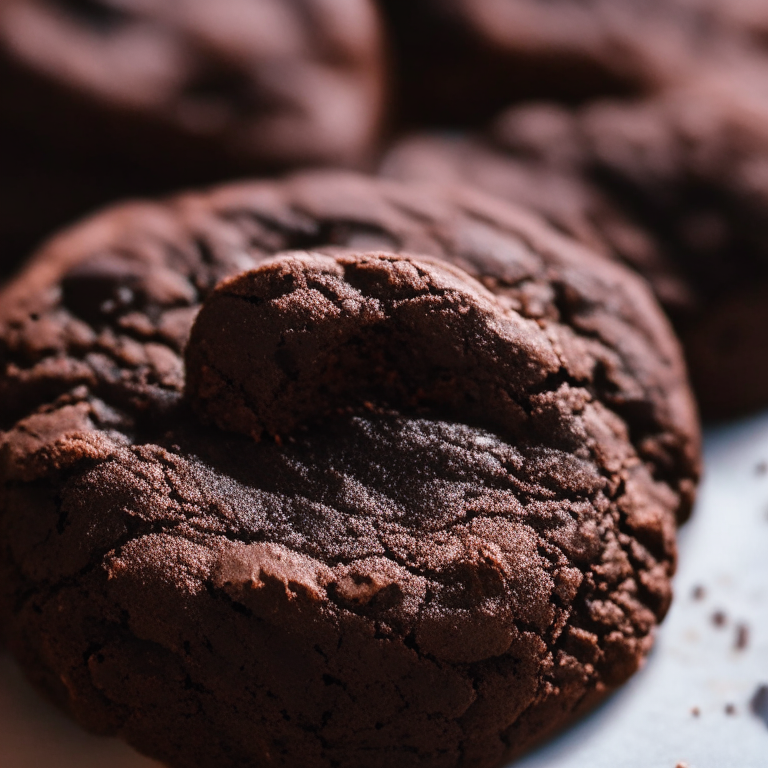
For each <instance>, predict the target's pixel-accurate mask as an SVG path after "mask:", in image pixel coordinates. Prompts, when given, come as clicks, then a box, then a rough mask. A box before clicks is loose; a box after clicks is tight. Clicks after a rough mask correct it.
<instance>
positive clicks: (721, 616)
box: [712, 611, 728, 628]
mask: <svg viewBox="0 0 768 768" xmlns="http://www.w3.org/2000/svg"><path fill="white" fill-rule="evenodd" d="M712 623H713V624H714V625H715V626H716V627H718V628H721V627H724V626H725V625H726V624H727V623H728V617H727V616H726V615H725V611H715V612H714V613H713V614H712Z"/></svg>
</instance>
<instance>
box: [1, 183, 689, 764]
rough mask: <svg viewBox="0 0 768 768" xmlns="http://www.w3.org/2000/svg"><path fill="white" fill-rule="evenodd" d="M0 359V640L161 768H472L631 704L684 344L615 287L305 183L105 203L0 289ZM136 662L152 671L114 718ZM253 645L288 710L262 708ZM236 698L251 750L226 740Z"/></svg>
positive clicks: (517, 225)
mask: <svg viewBox="0 0 768 768" xmlns="http://www.w3.org/2000/svg"><path fill="white" fill-rule="evenodd" d="M224 278H228V279H226V280H224V281H223V282H222V279H224ZM201 307H202V309H201ZM0 340H1V341H0V361H1V363H2V376H1V377H0V403H2V406H1V408H2V410H1V411H0V419H2V428H3V429H4V430H5V432H3V433H0V435H1V436H0V460H1V461H2V464H1V465H0V472H1V473H2V475H1V478H2V486H1V488H2V490H0V494H2V495H0V549H1V550H2V558H0V563H2V566H1V567H2V569H3V570H2V576H3V578H2V579H0V583H2V584H3V585H4V586H3V591H2V595H0V615H1V616H2V621H0V625H2V626H3V630H4V633H5V635H6V638H7V641H8V643H9V645H10V646H11V648H12V649H13V650H14V652H15V653H16V654H17V655H19V656H20V657H22V659H24V660H26V664H27V667H28V669H29V670H30V674H32V675H33V676H34V677H35V678H36V679H37V680H38V681H39V682H40V684H41V685H43V686H45V687H46V688H47V689H48V690H49V691H50V692H51V693H52V694H53V695H54V696H57V697H58V698H59V699H60V700H61V701H62V702H63V703H64V704H65V705H66V706H68V707H69V708H70V709H71V710H72V711H73V712H74V713H75V714H76V716H77V717H78V718H79V719H80V720H81V721H83V722H85V723H86V724H88V725H90V726H91V727H94V728H98V729H100V730H102V731H106V732H119V733H123V734H124V735H126V736H127V738H129V740H131V742H132V743H134V744H136V745H137V746H139V747H140V748H141V749H143V750H145V751H147V752H149V753H151V754H153V755H156V756H159V757H161V758H162V759H165V760H168V761H170V762H172V763H174V764H178V765H191V764H194V762H193V760H192V758H191V757H189V755H188V754H187V753H186V752H185V753H184V754H185V755H186V756H185V757H179V755H180V752H179V750H181V752H184V750H189V754H192V753H193V752H194V750H195V749H205V750H208V752H210V751H211V750H213V753H211V754H213V756H214V757H218V758H220V759H222V760H224V763H223V764H226V765H230V764H232V765H235V764H238V763H237V760H238V759H242V760H245V759H250V760H253V759H256V758H257V757H259V756H260V755H262V756H263V754H264V750H267V751H269V750H274V749H276V748H277V747H276V746H275V745H276V744H277V743H278V742H279V743H280V744H283V745H284V744H286V743H290V744H291V745H292V746H291V747H290V748H291V749H293V750H295V754H294V758H295V759H296V760H297V761H298V760H299V759H300V758H301V759H305V758H306V759H309V758H307V755H310V756H312V755H314V757H312V760H314V761H315V762H311V763H310V764H313V765H314V764H317V765H325V764H326V763H327V764H330V763H332V762H333V761H334V760H335V761H336V763H337V764H339V765H355V764H359V761H360V756H361V754H363V753H361V752H359V751H356V750H378V752H376V754H380V755H384V756H387V755H388V756H389V757H388V758H387V759H392V760H394V759H396V758H397V759H399V758H403V759H404V760H406V764H408V765H410V764H411V763H412V762H413V761H414V760H416V759H417V758H418V759H419V760H422V761H424V760H427V761H429V760H433V761H439V760H442V761H443V762H440V764H441V765H442V764H454V763H458V762H459V760H460V759H465V760H467V759H470V760H475V761H479V760H481V759H482V760H483V761H485V762H486V763H488V762H495V761H498V760H501V759H502V758H503V757H504V756H505V755H509V754H511V753H513V752H516V751H519V750H520V749H523V748H525V746H527V745H528V744H530V743H531V742H532V741H533V740H535V739H537V738H540V737H541V736H542V735H543V734H544V733H546V732H548V731H549V730H551V729H552V728H553V727H556V726H557V725H559V724H562V723H564V722H565V721H566V720H567V719H568V718H569V717H571V716H572V715H573V714H574V712H576V711H578V709H579V707H581V706H584V705H586V704H587V703H589V702H593V701H595V700H596V699H597V698H599V697H600V696H602V695H603V694H604V693H605V691H607V690H608V689H610V688H611V687H612V686H614V685H616V684H618V683H620V682H622V681H623V680H624V679H626V678H627V677H628V676H629V675H630V674H631V673H632V672H633V671H634V670H635V669H636V668H637V666H638V665H639V664H640V663H641V662H642V659H643V658H644V656H645V654H646V653H647V651H648V649H649V648H650V644H651V639H652V634H653V629H654V627H655V625H656V623H657V622H658V621H659V620H660V619H661V618H662V617H663V615H664V613H665V612H666V609H667V607H668V605H669V600H670V594H671V593H670V583H669V579H670V576H671V574H672V572H673V571H674V567H675V518H676V516H677V517H679V518H682V517H684V516H685V515H686V514H687V513H688V511H689V509H690V505H691V503H692V500H693V496H694V491H695V485H696V481H697V477H698V466H699V463H698V462H699V435H698V427H697V420H696V416H695V410H694V407H693V405H692V400H691V395H690V392H689V390H688V386H687V383H686V381H685V374H684V367H683V364H682V361H681V359H680V353H679V349H678V347H677V344H676V342H675V341H674V338H673V336H672V334H671V331H670V330H669V327H668V325H667V323H666V321H665V320H664V318H663V316H662V315H661V313H660V311H659V309H658V307H657V306H656V304H655V303H654V301H653V299H652V298H651V295H650V293H649V291H648V289H647V288H646V287H645V285H644V284H643V283H642V281H640V280H639V279H637V278H635V277H633V276H632V275H631V274H630V273H628V272H627V271H626V270H624V269H623V268H622V267H620V266H617V265H614V264H611V263H610V262H606V261H605V260H604V259H601V258H599V257H596V256H593V255H592V254H591V253H589V252H588V251H586V250H584V249H583V248H581V247H580V246H577V245H575V244H574V243H572V242H571V241H569V240H566V239H565V238H562V237H561V236H559V235H557V234H556V233H554V232H552V231H551V230H549V229H548V228H547V227H546V226H545V225H544V224H543V223H541V222H540V221H539V220H537V219H535V218H533V217H530V216H529V215H528V214H526V213H524V212H522V211H520V210H518V209H516V208H513V207H508V206H505V205H502V204H500V203H498V202H496V201H494V200H492V199H490V198H486V197H484V196H482V195H480V194H475V193H473V192H471V191H467V190H462V189H460V188H449V187H446V188H441V189H438V188H432V187H428V186H418V185H410V186H409V185H405V184H401V183H397V182H389V181H383V180H375V179H368V178H364V177H359V176H354V175H340V174H327V173H318V174H304V175H301V176H296V177H292V178H288V179H286V180H283V181H278V182H263V183H253V184H243V185H240V186H230V187H224V188H221V189H216V190H212V191H210V192H205V193H199V194H188V195H183V196H180V197H176V198H172V199H170V200H167V201H163V202H159V203H137V204H133V205H127V206H122V207H119V208H115V209H113V210H111V211H108V212H106V213H104V214H101V215H99V216H97V217H95V218H94V219H92V220H90V221H87V222H85V223H83V224H81V225H79V226H77V227H75V228H73V229H72V230H70V231H69V232H66V233H64V234H62V235H61V236H60V237H58V238H57V239H55V240H53V241H52V242H50V243H49V244H48V246H46V247H45V248H44V249H43V250H42V251H41V252H40V253H39V254H38V255H37V256H36V257H35V258H34V259H33V261H32V262H31V263H30V265H29V266H28V268H27V269H26V270H25V272H24V273H23V274H22V275H21V276H20V277H19V278H18V279H17V280H16V281H15V282H14V283H12V284H11V285H10V286H8V287H7V288H6V289H5V290H4V291H3V293H2V294H0ZM185 356H186V367H185V364H184V359H185ZM30 509H34V510H35V512H34V515H33V519H34V523H32V524H30V523H29V518H28V517H25V514H24V513H23V510H30ZM85 594H87V595H88V598H87V599H84V595H85ZM232 622H235V623H234V624H233V623H232ZM230 625H231V627H232V629H231V632H232V633H235V634H234V635H231V634H227V637H230V636H236V637H244V638H248V637H251V636H252V635H253V636H254V637H257V638H260V639H258V640H253V643H258V644H257V645H254V646H253V647H258V648H261V649H262V650H261V651H260V653H265V654H268V655H269V658H270V659H272V661H270V664H267V665H261V664H259V665H256V666H254V664H253V660H252V659H249V658H247V657H248V656H249V655H250V651H247V649H249V648H251V647H252V645H249V643H251V641H250V640H249V641H248V642H245V641H243V642H244V643H245V644H244V645H237V644H235V645H232V644H231V642H230V640H229V639H227V640H226V641H225V640H224V639H223V637H224V636H223V635H222V634H221V632H219V630H218V629H217V628H219V627H230ZM265 627H269V628H270V629H269V630H268V633H272V634H269V636H270V637H273V639H274V642H273V643H272V645H270V644H269V643H267V646H264V647H263V648H262V645H263V643H264V642H266V641H265V640H264V638H262V637H261V635H260V634H259V633H261V632H262V630H263V631H264V632H267V630H266V629H264V628H265ZM84 628H87V629H84ZM222 632H223V630H222ZM227 632H229V630H227ZM238 633H242V634H238ZM254 633H255V634H254ZM225 634H226V633H225ZM49 637H50V638H53V637H55V638H56V642H55V643H48V642H47V640H45V638H49ZM30 638H32V640H30ZM41 638H42V639H41ZM94 638H95V639H94ZM116 638H117V639H116ZM137 638H138V639H137ZM217 638H218V639H217ZM275 638H277V639H275ZM280 638H282V639H280ZM139 639H140V642H141V646H140V647H141V649H143V650H142V651H141V653H145V652H146V653H147V654H149V656H150V657H151V658H155V657H156V658H157V660H158V661H157V666H156V667H154V666H153V667H152V669H157V670H159V669H163V670H167V671H164V672H162V673H160V672H152V673H151V675H149V677H147V678H146V679H147V680H148V681H149V682H147V688H146V689H142V690H143V691H144V693H142V694H137V693H136V690H135V689H134V688H131V689H130V690H128V689H126V688H125V687H124V686H125V685H127V684H128V683H126V682H125V681H126V680H129V679H131V675H129V674H127V672H126V670H129V669H131V665H133V664H134V661H135V659H136V658H138V656H136V654H137V653H139V651H138V650H135V649H136V648H137V647H138V646H136V643H137V642H139ZM147 643H150V644H151V647H150V646H149V645H147ZM217 643H218V644H217ZM275 643H276V644H277V645H278V646H281V645H282V644H285V646H286V648H294V647H296V648H298V647H301V648H302V649H303V650H302V651H301V653H300V654H299V657H300V658H301V659H302V665H306V673H304V672H302V675H303V677H302V680H301V685H298V683H297V684H296V685H294V682H292V678H291V677H290V675H291V674H294V673H293V672H291V673H290V674H288V673H287V672H286V675H287V677H285V679H283V678H281V680H282V682H280V684H279V685H278V683H277V682H276V681H275V680H272V678H269V679H266V678H265V677H264V676H265V675H266V676H267V678H268V677H269V675H270V674H272V672H274V671H275V670H279V669H282V668H283V667H282V666H280V665H281V664H282V661H281V659H282V657H280V656H275V653H276V652H277V651H276V648H275V647H273V646H274V645H275ZM148 648H149V650H147V649H148ZM25 649H27V650H25ZM94 649H96V650H94ZM105 649H106V650H105ZM126 649H128V650H126ZM153 649H154V650H153ZM129 650H130V652H129ZM246 651H247V652H246ZM291 652H292V651H289V650H286V651H285V653H286V654H290V653H291ZM132 654H133V655H132ZM153 654H155V655H154V656H153ZM157 654H160V655H157ZM243 654H245V655H243ZM370 654H372V655H370ZM369 656H370V658H369ZM299 657H297V658H299ZM142 658H143V657H142ZM131 659H134V661H131ZM163 659H165V660H164V661H163ZM206 659H207V661H206ZM366 659H368V661H366ZM142 663H144V662H142ZM147 663H149V662H147ZM272 664H274V665H275V666H274V669H273V667H272V666H270V665H272ZM142 668H144V667H142ZM270 669H272V672H270ZM290 669H292V667H291V665H290V664H289V665H288V666H287V667H286V670H290ZM302 669H304V667H302ZM148 674H149V673H148ZM152 675H155V677H152ZM158 676H159V677H158ZM166 676H167V679H166ZM329 678H330V679H332V680H338V681H340V682H339V683H338V685H339V686H340V688H339V689H338V690H337V688H336V687H332V688H331V689H329V688H328V686H329V685H330V683H328V679H329ZM143 679H144V678H140V681H141V680H143ZM185 679H186V680H188V681H191V682H189V684H184V685H183V686H182V687H180V688H179V691H180V693H179V695H178V697H176V695H175V694H174V695H173V696H170V694H169V697H170V699H171V700H170V701H169V702H166V703H164V705H163V708H162V711H155V710H152V711H151V712H148V711H147V709H146V707H144V704H145V703H146V701H147V700H150V699H151V698H152V696H153V695H155V694H150V693H148V692H147V691H149V690H150V689H151V690H152V691H155V692H156V689H157V690H166V689H167V690H176V688H177V687H178V686H181V683H183V681H184V680H185ZM153 680H154V681H155V682H152V681H153ZM158 680H159V681H160V682H157V681H158ZM406 680H408V681H410V682H407V683H406V682H405V681H406ZM414 680H416V681H421V682H418V684H417V683H414V682H413V681H414ZM62 681H63V682H62ZM177 681H180V682H178V685H177ZM244 681H245V682H244ZM393 681H394V682H393ZM436 681H439V684H438V682H436ZM510 681H511V682H510ZM315 683H316V684H317V686H318V688H317V691H315ZM141 684H143V683H141V682H139V683H136V685H141ZM132 685H133V683H132ZM152 685H154V686H155V688H152ZM297 685H298V687H297ZM334 685H335V684H334ZM158 686H160V687H159V688H158ZM174 686H176V687H174ZM408 686H412V687H413V686H415V687H414V688H413V690H411V688H409V687H408ZM246 688H247V690H248V691H249V692H250V693H249V695H251V696H256V697H257V698H258V697H259V696H261V691H262V690H263V689H265V688H266V689H267V694H265V696H266V698H264V701H263V702H262V701H261V699H258V700H259V702H261V703H260V705H259V706H260V709H259V711H262V712H264V713H265V714H264V718H265V723H266V724H265V725H263V728H264V730H263V732H262V731H261V730H259V729H258V728H257V729H256V731H254V730H253V726H252V722H251V721H250V719H249V723H248V729H247V733H246V731H245V730H240V721H239V720H238V718H233V717H232V715H231V712H232V710H228V709H226V707H229V706H231V707H236V708H238V707H242V706H245V705H244V704H243V703H242V700H241V699H242V696H243V695H244V690H245V689H246ZM372 690H375V691H376V694H375V695H372V694H371V691H372ZM348 691H357V693H355V694H354V695H352V702H351V703H350V702H348V701H347V699H346V698H345V697H346V696H347V692H348ZM205 692H211V694H210V695H211V696H212V697H213V699H212V700H214V701H215V702H217V703H216V705H215V706H216V707H222V708H223V709H222V710H221V712H219V710H218V709H216V710H215V711H216V712H217V713H219V714H216V715H213V714H210V713H211V712H214V709H213V706H214V705H213V704H211V707H212V708H211V709H206V712H208V713H209V714H210V717H209V719H208V720H205V719H202V720H201V719H198V720H197V721H194V718H193V720H190V719H189V716H188V713H189V712H190V711H194V707H196V706H198V705H200V706H204V707H205V706H208V705H206V704H204V702H205V701H207V698H206V696H207V694H206V693H205ZM308 692H309V693H308ZM342 692H344V693H342ZM425 696H426V697H427V698H424V697H425ZM137 697H138V698H137ZM131 701H134V702H135V701H140V702H141V707H140V709H139V710H136V708H135V706H133V705H131V704H130V702H131ZM419 701H421V702H422V704H418V703H416V702H419ZM201 702H203V704H201ZM318 702H326V703H327V702H332V703H331V704H330V705H329V706H330V710H329V712H330V714H329V712H322V711H319V710H318V711H315V710H316V707H317V706H320V705H319V704H318ZM344 702H347V703H346V704H345V703H344ZM361 702H362V703H361ZM404 702H405V706H404ZM251 703H252V702H251ZM262 704H263V706H262ZM225 705H226V706H225ZM126 707H128V708H127V709H126ZM190 707H193V709H192V710H190ZM345 707H346V709H345ZM349 707H352V709H349ZM273 710H274V712H273ZM243 711H244V710H243ZM283 711H285V712H289V713H290V714H291V718H292V719H293V721H294V722H295V721H296V719H298V721H299V722H301V723H303V726H302V727H301V728H300V729H297V728H296V726H295V725H291V724H289V723H288V722H287V721H286V720H285V719H284V718H283V717H281V716H280V714H279V713H280V712H283ZM353 712H354V717H352V713H353ZM137 713H138V714H137ZM184 713H187V714H184ZM273 714H274V716H275V723H276V724H275V723H272V720H271V719H270V718H272V715H273ZM347 714H349V717H347ZM158 722H159V723H161V724H162V728H161V730H162V732H163V733H165V734H166V736H167V734H169V733H170V734H173V738H170V739H169V738H166V737H163V738H160V737H159V736H158V730H157V728H158V726H157V723H158ZM340 722H343V723H344V726H343V729H342V730H341V731H340V730H339V728H340V726H339V723H340ZM209 726H210V727H209ZM261 727H262V726H259V728H261ZM257 731H258V733H257ZM342 731H343V737H342V735H340V734H342ZM254 733H256V735H254ZM200 734H202V735H200ZM286 734H290V739H289V741H285V739H286V738H288V737H287V736H286ZM177 736H178V738H177ZM257 736H258V738H257ZM254 739H255V741H254ZM265 740H266V741H265ZM171 742H173V744H175V745H176V746H175V747H174V746H172V745H171V744H170V743H171ZM198 742H199V743H198ZM179 744H184V745H186V746H184V747H183V748H182V747H179V746H178V745H179ZM265 744H266V746H265ZM217 745H218V746H217ZM222 745H226V748H225V747H224V746H222ZM270 745H271V746H270ZM219 748H220V749H219ZM282 748H284V747H281V749H282ZM174 750H175V751H174ZM217 750H218V751H217ZM393 750H394V751H393ZM397 750H400V751H399V752H398V751H397ZM403 750H405V751H404V752H403ZM408 750H410V752H409V751H408ZM395 753H397V754H395ZM365 754H369V753H368V752H365ZM317 755H321V756H322V759H321V757H317ZM414 755H415V756H414ZM439 755H442V756H441V757H439V758H438V756H439ZM462 755H463V757H462ZM211 759H213V758H211ZM227 760H229V761H230V762H226V761H227ZM324 761H325V762H324ZM408 761H411V762H408Z"/></svg>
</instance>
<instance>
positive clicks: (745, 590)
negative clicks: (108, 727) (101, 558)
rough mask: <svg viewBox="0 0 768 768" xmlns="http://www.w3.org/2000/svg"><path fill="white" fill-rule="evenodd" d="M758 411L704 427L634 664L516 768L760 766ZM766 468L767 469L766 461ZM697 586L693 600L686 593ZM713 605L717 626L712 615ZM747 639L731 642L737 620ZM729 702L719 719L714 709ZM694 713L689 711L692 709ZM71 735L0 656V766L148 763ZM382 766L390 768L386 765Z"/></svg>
mask: <svg viewBox="0 0 768 768" xmlns="http://www.w3.org/2000/svg"><path fill="white" fill-rule="evenodd" d="M763 461H765V462H768V414H765V415H763V416H761V417H758V418H755V419H752V420H750V421H748V422H745V423H742V424H736V425H733V426H729V427H724V428H719V429H717V430H712V431H711V432H710V433H709V434H708V436H707V443H706V467H707V473H706V477H705V481H704V484H703V486H702V489H701V494H700V497H699V503H698V506H697V508H696V512H695V515H694V517H693V520H692V521H691V522H690V523H689V524H688V525H686V526H685V528H684V529H683V530H682V531H681V535H680V571H679V575H678V577H677V580H676V593H677V597H676V600H675V603H674V606H673V608H672V611H671V612H670V615H669V617H668V618H667V620H666V621H665V623H664V626H663V628H662V631H661V632H660V635H659V639H658V642H657V644H656V648H655V650H654V653H653V654H652V657H651V659H650V660H649V662H648V664H647V666H646V668H645V669H644V670H643V671H642V672H641V673H640V674H639V675H637V676H636V677H635V678H634V680H632V681H631V682H630V684H629V685H627V686H626V687H625V688H623V689H622V690H621V691H620V692H619V693H618V694H616V695H615V696H614V697H613V698H612V699H611V700H610V701H608V702H607V703H606V704H604V705H603V706H602V707H601V708H600V709H599V710H597V711H596V712H594V713H593V714H592V715H590V716H589V717H588V718H586V719H585V720H583V721H581V722H580V723H578V724H577V725H576V726H574V727H573V728H571V729H569V730H568V731H567V732H565V733H564V734H562V735H561V736H559V737H558V738H557V739H555V740H554V741H552V742H550V743H549V744H547V745H545V746H544V747H542V748H541V749H539V750H537V751H536V752H534V753H532V754H530V755H528V756H527V757H526V758H524V759H523V760H521V761H519V762H518V763H517V764H516V768H676V766H677V765H678V764H679V763H684V764H685V765H686V766H689V768H768V727H767V726H766V725H765V724H764V723H763V722H762V721H761V720H759V719H758V718H757V717H755V716H754V715H753V714H752V713H751V711H750V707H749V702H750V699H751V698H752V696H753V694H754V692H755V690H756V689H757V687H758V685H760V684H766V685H768V472H762V473H761V472H759V471H758V470H757V467H758V465H759V464H760V463H761V462H763ZM766 466H767V467H768V464H766ZM695 586H702V587H704V590H705V593H706V594H705V597H704V598H703V599H700V600H696V599H694V597H693V590H694V587H695ZM716 611H723V612H724V614H725V616H726V623H725V625H724V626H722V627H718V626H716V625H715V623H714V622H713V620H712V616H713V614H714V613H715V612H716ZM741 623H743V624H746V625H747V626H748V627H749V644H748V646H747V647H746V648H745V649H744V650H737V649H736V636H737V631H738V625H739V624H741ZM729 704H730V705H733V706H734V707H735V713H734V714H730V715H729V714H727V712H726V706H727V705H729ZM694 708H698V710H699V712H700V714H699V716H698V717H695V716H694V715H693V709H694ZM156 765H157V764H156V763H153V762H151V761H148V760H146V759H144V758H142V757H139V756H138V755H136V754H135V753H134V752H132V751H131V750H130V749H129V748H128V747H125V746H123V745H122V744H120V743H119V742H117V741H114V740H111V739H99V738H95V737H92V736H89V735H88V734H85V733H83V732H81V731H80V730H79V729H78V728H77V727H76V726H74V725H72V724H70V723H69V721H67V720H66V719H65V718H64V717H63V716H61V715H59V714H58V713H57V712H56V711H54V710H53V709H52V708H51V707H49V706H48V705H47V704H46V703H45V702H43V701H41V700H40V699H39V698H38V696H37V695H36V694H35V693H34V692H33V691H31V690H30V689H29V687H28V686H27V685H26V683H24V681H23V680H22V679H21V676H20V674H19V672H18V670H17V669H16V667H15V666H14V665H13V664H12V663H11V662H10V660H8V659H7V658H0V768H104V767H105V766H108V767H109V768H153V767H154V766H156ZM392 768H397V766H393V767H392Z"/></svg>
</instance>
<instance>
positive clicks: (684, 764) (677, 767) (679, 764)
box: [675, 763, 688, 768]
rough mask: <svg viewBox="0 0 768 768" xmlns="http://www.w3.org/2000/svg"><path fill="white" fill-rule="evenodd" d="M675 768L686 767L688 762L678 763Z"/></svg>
mask: <svg viewBox="0 0 768 768" xmlns="http://www.w3.org/2000/svg"><path fill="white" fill-rule="evenodd" d="M675 768H688V763H678V764H677V765H676V766H675Z"/></svg>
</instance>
